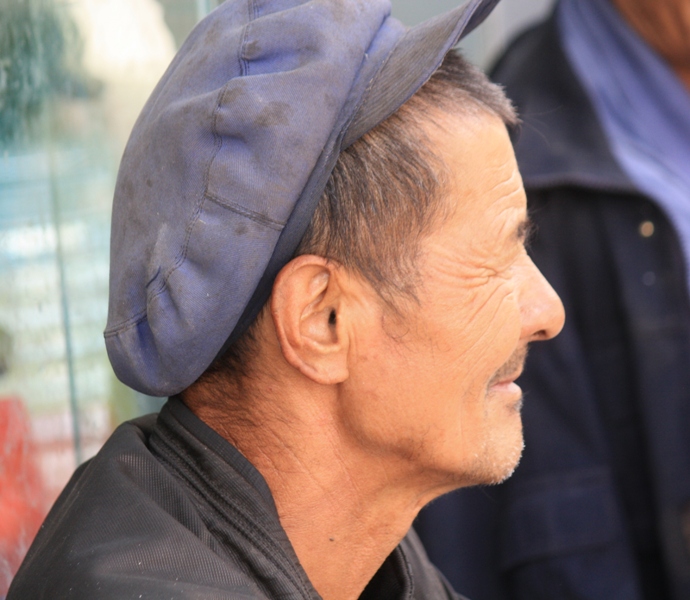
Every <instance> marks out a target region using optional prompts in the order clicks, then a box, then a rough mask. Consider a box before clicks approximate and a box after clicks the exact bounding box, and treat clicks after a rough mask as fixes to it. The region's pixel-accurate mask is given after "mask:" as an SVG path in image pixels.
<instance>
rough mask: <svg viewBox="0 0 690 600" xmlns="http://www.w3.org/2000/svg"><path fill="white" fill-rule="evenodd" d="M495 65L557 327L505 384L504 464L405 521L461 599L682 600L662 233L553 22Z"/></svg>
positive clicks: (679, 468)
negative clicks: (509, 455)
mask: <svg viewBox="0 0 690 600" xmlns="http://www.w3.org/2000/svg"><path fill="white" fill-rule="evenodd" d="M494 77H495V79H496V80H497V81H498V82H500V83H502V84H503V85H505V86H506V90H507V93H508V96H509V97H510V98H512V99H513V100H514V101H515V103H516V104H517V106H518V109H519V111H520V113H521V116H522V119H523V125H522V126H521V129H520V131H519V133H518V136H517V140H516V146H515V147H516V154H517V157H518V162H519V165H520V170H521V172H522V175H523V178H524V183H525V187H526V189H527V192H528V204H529V207H530V210H531V216H532V219H533V220H534V221H535V222H536V225H537V227H538V230H537V234H536V238H535V240H534V242H533V245H532V248H531V254H532V256H533V258H534V261H535V262H536V264H537V266H538V267H539V268H540V269H541V270H542V272H543V273H544V275H545V276H546V278H547V279H548V280H549V281H550V282H551V283H552V285H553V286H554V288H555V289H556V291H557V292H558V293H559V295H560V296H561V298H562V299H563V303H564V305H565V309H566V315H567V316H566V325H565V328H564V330H563V332H562V333H561V335H560V336H559V337H557V338H556V339H555V340H553V341H551V342H546V343H539V344H535V345H534V347H533V348H532V349H531V351H530V356H529V358H528V361H527V368H526V371H525V373H524V375H523V377H522V378H521V379H520V385H521V386H522V388H523V390H524V399H525V403H524V410H523V423H524V434H525V444H526V449H525V452H524V456H523V458H522V461H521V464H520V466H519V467H518V469H517V471H516V473H515V475H514V476H513V477H512V478H511V479H509V480H508V481H507V482H506V483H504V484H502V485H500V486H497V487H492V488H484V489H477V490H463V491H461V492H456V493H455V494H452V495H450V496H447V497H444V498H442V499H440V500H439V501H438V502H436V503H434V504H433V505H432V506H430V507H428V508H427V509H425V510H424V511H423V512H422V515H421V516H420V519H419V521H418V523H417V526H416V528H417V530H418V532H419V533H420V537H421V538H422V540H423V542H424V543H425V545H426V547H427V550H428V551H429V555H430V557H431V559H432V561H434V562H435V563H436V564H437V565H438V566H439V567H441V570H442V571H444V572H445V574H446V576H448V577H449V579H450V580H451V583H453V584H454V586H455V587H456V589H459V590H460V591H461V592H463V593H466V594H468V595H470V596H472V597H473V598H475V600H499V599H508V598H510V599H521V600H522V599H524V600H541V599H543V600H568V599H588V600H612V599H615V600H640V599H642V598H644V599H646V600H666V599H670V598H673V599H675V600H688V599H689V598H690V553H689V547H690V544H689V542H690V510H689V507H690V303H689V300H688V291H687V280H686V264H685V261H684V259H683V256H682V254H681V250H680V246H679V242H678V239H677V236H676V234H675V231H674V230H673V227H672V226H671V225H670V223H669V221H668V220H667V218H666V217H665V216H664V214H663V213H662V212H661V211H660V210H659V209H658V208H657V207H656V206H655V205H654V203H652V202H651V201H650V200H649V199H647V198H645V197H644V196H642V195H640V194H639V193H638V192H637V191H636V190H635V188H634V186H633V185H632V183H631V182H630V181H629V179H628V178H627V176H626V175H625V174H624V173H623V171H622V170H621V169H620V168H619V167H618V165H617V164H616V162H615V160H614V158H613V156H612V154H611V152H610V150H609V147H608V145H607V141H606V139H605V136H604V134H603V132H602V130H601V128H600V126H599V123H598V122H597V119H596V117H595V115H594V112H593V109H592V107H591V105H590V103H589V100H588V98H587V97H586V95H585V92H584V91H583V89H582V87H581V85H580V84H579V82H578V81H577V80H576V78H575V75H574V73H573V72H572V70H571V69H570V67H569V64H568V62H567V60H566V57H565V56H564V53H563V51H562V49H561V47H560V43H559V40H558V31H557V28H556V24H555V19H554V18H553V17H552V18H551V19H550V20H548V21H547V22H546V23H545V24H543V25H541V26H539V27H537V28H535V29H533V30H531V31H529V32H527V33H526V34H523V35H522V36H521V37H520V38H518V39H517V40H516V41H515V42H514V43H513V44H512V45H511V46H510V47H509V49H508V50H507V52H506V53H505V55H504V56H503V57H502V58H501V59H500V61H499V62H498V64H497V66H496V68H495V70H494ZM640 118H644V116H643V115H640ZM689 201H690V199H689ZM650 223H651V225H650ZM652 229H653V232H652ZM650 233H651V235H650Z"/></svg>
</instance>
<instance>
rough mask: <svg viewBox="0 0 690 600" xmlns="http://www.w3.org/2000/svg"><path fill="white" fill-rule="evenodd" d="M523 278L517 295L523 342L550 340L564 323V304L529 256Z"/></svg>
mask: <svg viewBox="0 0 690 600" xmlns="http://www.w3.org/2000/svg"><path fill="white" fill-rule="evenodd" d="M525 260H526V261H527V263H526V264H525V269H526V275H527V276H526V278H525V282H524V286H523V288H522V290H521V294H520V305H521V306H520V310H521V315H522V335H521V337H522V339H526V340H527V341H528V342H538V341H543V340H549V339H551V338H552V337H555V336H556V335H558V334H559V332H560V331H561V329H563V324H564V323H565V310H564V308H563V303H562V302H561V299H560V298H559V296H558V294H557V293H556V291H555V290H554V289H553V288H552V287H551V284H550V283H549V282H548V281H546V278H545V277H544V276H543V275H542V273H541V271H540V270H539V269H538V268H537V266H536V265H535V264H534V263H533V262H532V259H531V258H529V257H528V256H527V257H526V258H525Z"/></svg>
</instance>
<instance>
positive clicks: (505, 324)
mask: <svg viewBox="0 0 690 600" xmlns="http://www.w3.org/2000/svg"><path fill="white" fill-rule="evenodd" d="M456 292H457V293H456V299H455V302H454V303H453V305H451V304H450V303H448V302H439V303H438V304H437V306H436V310H435V312H436V313H437V318H436V319H435V321H434V322H435V323H436V324H437V326H436V327H435V328H434V330H433V331H432V332H430V334H429V341H430V342H433V341H434V340H435V341H436V343H435V346H436V350H437V352H438V353H439V354H442V355H444V357H445V361H446V362H447V363H448V365H447V366H448V367H449V368H450V367H452V366H453V365H454V367H455V368H453V369H452V370H453V371H454V372H455V373H457V374H458V375H459V376H461V377H465V378H467V379H469V383H470V385H476V384H477V382H476V381H474V380H475V379H479V380H481V379H482V378H485V377H486V376H487V375H492V374H493V373H494V372H495V371H496V369H498V368H499V367H500V366H501V365H502V364H503V363H504V362H505V361H506V360H507V359H508V358H509V357H510V355H511V354H512V353H513V352H514V350H515V348H516V347H517V344H518V341H519V338H520V330H521V316H520V307H519V302H518V295H517V293H516V290H515V285H514V281H513V280H512V279H508V278H503V277H491V278H488V279H485V280H484V281H483V282H482V283H481V284H480V285H474V286H463V287H462V288H460V287H459V286H456ZM438 297H439V298H441V297H443V296H442V295H441V294H439V296H438Z"/></svg>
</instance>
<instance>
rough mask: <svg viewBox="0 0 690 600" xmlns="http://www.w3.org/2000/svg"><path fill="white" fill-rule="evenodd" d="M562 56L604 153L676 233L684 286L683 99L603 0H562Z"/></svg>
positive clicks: (687, 121) (689, 105)
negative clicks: (586, 102) (594, 120)
mask: <svg viewBox="0 0 690 600" xmlns="http://www.w3.org/2000/svg"><path fill="white" fill-rule="evenodd" d="M557 18H558V26H559V28H560V31H561V39H562V40H563V45H564V50H565V53H566V56H567V57H568V60H569V62H570V64H571V66H572V67H573V69H574V71H575V73H576V75H577V76H578V79H579V80H580V82H581V83H582V85H583V87H584V88H585V90H586V92H587V94H588V96H589V98H590V101H591V102H592V104H593V106H594V110H595V112H596V114H597V116H598V118H599V121H600V123H601V125H602V128H603V129H604V132H605V134H606V136H607V138H608V141H609V144H610V146H611V150H612V152H613V154H614V156H615V158H616V160H617V161H618V163H619V164H620V166H621V168H622V169H623V170H624V171H625V172H626V173H627V175H628V176H629V177H630V179H631V180H632V181H633V183H634V184H635V185H636V186H637V187H638V188H639V190H640V191H641V192H642V193H644V194H645V195H647V196H649V197H650V198H651V199H652V200H654V201H655V202H656V203H657V204H658V205H659V206H660V208H661V209H662V210H663V211H664V212H665V213H666V215H667V216H668V217H669V218H670V220H671V222H672V223H673V225H674V226H675V229H676V231H677V232H678V235H679V238H680V242H681V246H682V249H683V254H684V255H685V262H686V272H687V273H688V279H689V280H690V267H688V266H689V265H690V93H689V91H688V90H687V89H686V88H685V86H684V85H683V83H682V82H681V80H680V79H679V78H678V77H677V76H676V74H675V73H674V72H673V71H672V70H671V68H670V67H669V65H668V64H667V63H666V62H665V61H664V60H663V59H662V58H661V57H660V56H659V55H658V54H657V53H656V52H655V51H654V50H653V49H652V48H651V47H650V46H649V45H648V44H647V43H646V42H645V41H644V40H643V39H642V38H641V37H640V36H639V35H638V34H637V32H635V31H634V30H633V29H632V28H631V27H630V26H629V25H628V24H627V23H626V22H625V21H624V19H623V18H622V17H621V15H620V14H619V13H618V12H617V10H616V9H615V8H614V7H613V5H612V4H611V3H610V2H609V1H606V0H562V2H561V4H560V5H559V7H558V14H557Z"/></svg>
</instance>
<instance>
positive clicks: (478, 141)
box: [426, 111, 526, 233]
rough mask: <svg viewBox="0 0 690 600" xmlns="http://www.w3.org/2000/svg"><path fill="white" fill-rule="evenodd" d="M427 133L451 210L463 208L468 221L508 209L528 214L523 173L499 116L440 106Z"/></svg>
mask: <svg viewBox="0 0 690 600" xmlns="http://www.w3.org/2000/svg"><path fill="white" fill-rule="evenodd" d="M426 134H427V136H428V140H429V142H430V144H431V147H432V148H433V149H434V152H435V154H436V155H437V156H438V158H439V160H440V162H441V164H442V168H443V172H442V173H441V179H442V183H443V185H442V188H443V191H442V194H443V196H444V200H445V202H446V205H447V208H448V209H449V212H451V213H455V212H457V211H460V212H461V213H462V216H463V220H464V221H466V222H471V221H472V218H473V217H484V218H489V217H490V216H491V215H492V214H494V216H496V217H497V218H498V217H499V216H500V215H501V213H503V212H505V211H510V212H515V213H519V215H518V216H519V217H521V218H523V219H524V215H525V213H526V198H525V193H524V189H523V187H522V178H521V177H520V172H519V170H518V167H517V162H516V160H515V153H514V151H513V147H512V144H511V142H510V138H509V136H508V132H507V130H506V127H505V125H504V124H503V122H502V120H501V119H500V118H499V117H497V116H494V115H492V114H489V113H486V112H478V113H477V114H469V115H467V114H465V115H457V114H451V113H448V112H445V111H444V112H439V113H438V114H437V115H435V116H434V117H433V119H431V120H430V121H429V123H428V125H427V127H426ZM487 213H488V214H487ZM503 216H505V215H503ZM477 233H478V232H477Z"/></svg>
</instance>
